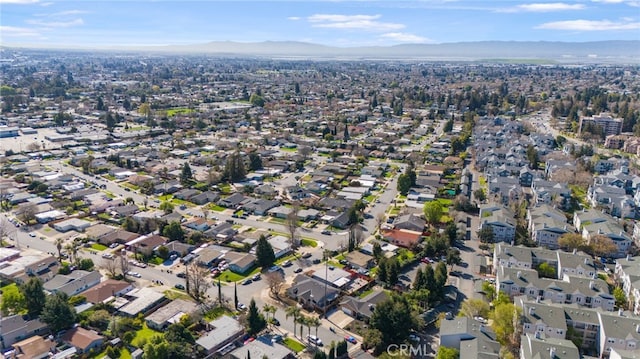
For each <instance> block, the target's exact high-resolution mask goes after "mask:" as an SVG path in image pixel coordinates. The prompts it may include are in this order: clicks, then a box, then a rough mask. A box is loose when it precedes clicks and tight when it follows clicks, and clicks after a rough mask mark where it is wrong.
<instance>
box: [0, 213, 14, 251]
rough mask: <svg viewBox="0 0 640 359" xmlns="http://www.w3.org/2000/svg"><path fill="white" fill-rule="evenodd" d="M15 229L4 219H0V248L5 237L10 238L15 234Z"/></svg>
mask: <svg viewBox="0 0 640 359" xmlns="http://www.w3.org/2000/svg"><path fill="white" fill-rule="evenodd" d="M15 231H16V227H15V226H14V225H13V224H11V222H9V221H8V220H7V219H6V218H4V217H3V218H0V246H2V245H3V243H4V239H5V237H7V238H10V237H11V235H12V234H13V233H15Z"/></svg>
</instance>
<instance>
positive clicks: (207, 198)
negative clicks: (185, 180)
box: [190, 191, 220, 205]
mask: <svg viewBox="0 0 640 359" xmlns="http://www.w3.org/2000/svg"><path fill="white" fill-rule="evenodd" d="M218 200H220V194H219V193H217V192H211V191H205V192H202V193H200V194H197V195H195V196H193V197H191V199H190V201H191V202H193V203H195V204H198V205H203V204H207V203H211V202H217V201H218Z"/></svg>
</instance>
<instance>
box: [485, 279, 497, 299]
mask: <svg viewBox="0 0 640 359" xmlns="http://www.w3.org/2000/svg"><path fill="white" fill-rule="evenodd" d="M482 292H484V294H485V296H486V297H487V299H488V300H489V301H490V302H491V301H493V300H494V299H495V297H496V287H495V286H494V285H493V284H491V283H490V282H482Z"/></svg>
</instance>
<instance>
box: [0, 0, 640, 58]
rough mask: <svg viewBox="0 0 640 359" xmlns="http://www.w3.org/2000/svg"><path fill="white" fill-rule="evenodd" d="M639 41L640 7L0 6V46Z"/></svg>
mask: <svg viewBox="0 0 640 359" xmlns="http://www.w3.org/2000/svg"><path fill="white" fill-rule="evenodd" d="M225 40H228V41H240V42H253V41H267V40H271V41H304V42H313V43H318V44H325V45H333V46H342V47H346V46H370V45H380V46H386V45H395V44H400V43H446V42H460V41H484V40H503V41H512V40H513V41H542V40H546V41H578V42H582V41H597V40H640V0H573V1H554V0H551V1H521V0H493V1H485V0H412V1H402V0H396V1H393V0H392V1H389V0H380V1H340V0H332V1H308V0H288V1H287V0H264V1H243V0H235V1H217V0H199V1H188V0H187V1H183V0H172V1H169V0H140V1H135V0H132V1H130V0H116V1H94V0H81V1H71V0H64V1H55V0H54V1H50V0H0V44H2V45H13V46H16V45H20V46H66V47H110V46H119V45H128V46H131V45H134V46H135V45H172V44H196V43H204V42H208V41H225Z"/></svg>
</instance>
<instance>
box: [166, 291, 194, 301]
mask: <svg viewBox="0 0 640 359" xmlns="http://www.w3.org/2000/svg"><path fill="white" fill-rule="evenodd" d="M162 294H164V296H165V297H167V298H169V299H171V300H176V299H184V300H191V297H190V296H189V295H188V294H185V292H181V291H179V290H177V289H167V290H165V291H164V292H162Z"/></svg>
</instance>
